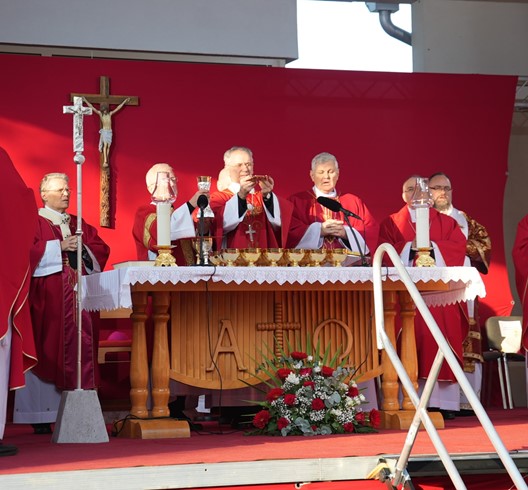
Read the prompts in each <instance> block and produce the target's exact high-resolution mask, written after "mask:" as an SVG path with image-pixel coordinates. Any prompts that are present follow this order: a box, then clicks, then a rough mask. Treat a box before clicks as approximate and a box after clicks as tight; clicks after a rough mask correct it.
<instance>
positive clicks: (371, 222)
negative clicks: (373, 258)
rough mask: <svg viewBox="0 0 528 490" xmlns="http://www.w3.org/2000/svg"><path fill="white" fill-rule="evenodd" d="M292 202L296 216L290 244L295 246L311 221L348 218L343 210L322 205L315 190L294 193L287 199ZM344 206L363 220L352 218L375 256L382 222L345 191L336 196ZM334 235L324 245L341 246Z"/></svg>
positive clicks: (361, 202) (294, 215) (290, 233)
mask: <svg viewBox="0 0 528 490" xmlns="http://www.w3.org/2000/svg"><path fill="white" fill-rule="evenodd" d="M288 199H289V200H290V201H291V203H292V204H293V219H292V226H291V228H290V232H289V236H288V247H289V248H294V247H295V246H296V245H297V243H299V242H300V240H301V238H302V237H303V235H304V234H305V233H306V230H307V228H308V227H309V226H310V225H311V224H312V223H317V222H319V223H322V222H324V221H325V220H327V219H337V220H341V221H345V217H344V215H343V213H336V212H332V211H330V210H329V209H326V208H325V207H324V206H321V205H320V204H319V203H318V202H317V198H316V196H315V194H314V193H313V191H311V190H310V191H303V192H299V193H297V194H293V195H292V196H290V197H289V198H288ZM337 200H338V201H339V203H340V204H341V206H342V207H343V208H345V209H348V210H349V211H352V212H353V213H355V214H357V215H358V216H361V217H362V218H363V221H361V220H358V219H356V218H349V219H350V224H351V225H352V226H353V227H354V229H356V230H357V231H358V232H359V233H360V234H361V235H362V236H363V239H364V240H365V242H366V243H367V246H368V248H369V250H370V254H371V255H373V254H374V252H375V250H376V245H377V243H378V232H379V225H378V223H377V221H376V220H375V219H374V217H373V216H372V214H371V213H370V211H369V210H368V208H367V206H366V205H365V203H364V202H363V201H362V200H361V199H360V198H359V197H357V196H355V195H353V194H344V195H342V196H339V197H338V198H337ZM331 238H332V237H328V238H326V239H325V243H324V247H325V248H342V245H341V244H340V242H339V240H332V239H331Z"/></svg>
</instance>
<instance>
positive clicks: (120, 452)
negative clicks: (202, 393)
mask: <svg viewBox="0 0 528 490" xmlns="http://www.w3.org/2000/svg"><path fill="white" fill-rule="evenodd" d="M489 415H490V418H491V420H492V421H493V423H494V425H495V427H496V429H497V431H498V433H499V435H500V437H501V439H502V441H503V443H504V445H505V446H506V448H507V449H508V450H509V451H515V450H519V451H523V450H528V439H527V434H528V409H526V408H523V409H515V410H502V409H494V410H491V411H490V412H489ZM406 434H407V432H406V431H395V430H381V431H380V432H379V433H377V434H351V435H332V436H317V437H313V438H307V437H302V436H299V437H284V438H282V437H267V436H246V435H244V433H243V432H240V431H231V430H229V429H225V431H224V432H222V433H220V432H215V433H206V432H201V433H196V432H193V433H192V435H191V437H190V438H187V439H157V440H137V439H121V438H115V437H111V438H110V442H109V443H107V444H54V443H52V442H51V440H50V436H42V435H34V434H33V433H32V428H31V427H30V426H26V425H12V424H10V425H8V426H7V427H6V433H5V437H4V440H3V443H4V444H6V445H14V446H17V447H18V449H19V453H18V454H17V455H16V456H10V457H3V458H0V475H7V474H18V473H32V472H49V471H71V470H82V469H100V468H123V467H133V466H163V465H177V464H191V463H218V462H238V461H258V460H277V459H304V458H336V457H352V456H375V455H380V454H386V455H391V454H392V455H399V454H400V453H401V450H402V447H403V444H404V440H405V437H406ZM439 434H440V437H441V438H442V440H443V442H444V445H445V446H446V447H447V449H448V451H449V452H450V453H451V454H452V455H455V454H457V453H480V452H489V453H494V452H495V451H494V448H493V446H492V444H491V442H489V440H488V438H487V436H486V434H485V433H484V431H483V429H482V428H481V427H480V425H479V423H478V419H477V418H476V417H458V418H456V419H455V420H452V421H447V422H446V428H445V429H443V430H440V431H439ZM431 454H436V451H435V449H434V446H433V445H432V443H431V442H430V440H429V436H428V435H427V433H426V432H425V431H420V433H419V435H418V437H417V440H416V443H415V445H414V448H413V450H412V453H411V458H412V457H416V456H420V455H431ZM499 476H500V475H499ZM499 476H497V478H499ZM468 478H471V479H472V480H475V482H474V483H472V485H471V487H469V486H468V488H475V489H484V488H494V489H500V488H505V489H507V488H511V481H510V480H509V478H508V476H507V475H506V476H505V477H503V478H502V481H503V483H499V482H498V481H497V482H496V483H492V482H493V479H494V478H495V476H494V475H487V476H486V477H485V478H484V479H483V481H482V482H481V483H478V482H477V481H476V480H478V478H473V477H464V480H465V481H466V480H467V479H468ZM0 480H1V476H0ZM427 480H428V481H427V482H426V479H424V478H421V479H420V480H419V481H422V482H423V483H422V484H421V485H423V486H417V484H418V483H419V481H418V480H415V479H414V478H413V483H414V484H415V486H416V488H423V489H435V488H452V486H449V485H450V483H449V479H443V480H442V479H438V478H437V479H427ZM467 481H469V480H467ZM345 483H348V486H347V487H346V488H348V489H351V488H365V489H368V488H383V487H384V485H382V484H381V483H380V482H364V481H363V482H361V483H362V484H363V485H362V486H360V487H351V482H335V485H338V484H339V485H344V484H345ZM370 484H372V486H371V485H370ZM473 484H474V485H475V486H473ZM316 485H320V486H316ZM328 485H329V484H328V483H324V482H320V483H318V484H316V483H313V484H310V490H319V489H322V488H330V487H329V486H328ZM333 485H334V484H333ZM446 485H447V486H446ZM479 485H480V486H479ZM483 485H484V486H483ZM486 485H487V486H486ZM501 485H506V486H501ZM231 488H234V487H231ZM241 488H244V490H248V489H249V488H250V487H241ZM254 488H260V489H262V488H265V487H263V486H258V487H254ZM269 488H274V489H276V490H283V489H286V488H288V489H292V488H293V487H292V485H282V484H281V485H270V486H269ZM332 488H335V489H336V490H339V489H340V488H345V487H344V486H341V487H339V486H335V487H334V486H332ZM224 489H225V487H224ZM306 490H308V489H306Z"/></svg>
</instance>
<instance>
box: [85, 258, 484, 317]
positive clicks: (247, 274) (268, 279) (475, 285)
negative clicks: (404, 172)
mask: <svg viewBox="0 0 528 490" xmlns="http://www.w3.org/2000/svg"><path fill="white" fill-rule="evenodd" d="M407 271H408V272H409V275H410V277H411V279H412V280H413V281H414V282H415V283H416V282H419V281H423V282H442V283H444V284H447V285H448V289H447V290H445V291H431V292H429V291H427V292H423V293H422V294H423V297H424V300H425V302H426V304H427V305H428V306H444V305H447V304H453V303H456V302H460V301H468V300H471V299H475V298H476V297H481V298H483V297H484V296H486V289H485V287H484V283H483V282H482V278H481V277H480V274H479V272H478V271H477V270H476V269H475V268H473V267H408V268H407ZM382 278H383V280H384V281H399V280H400V276H399V274H398V272H397V270H396V269H395V268H394V267H384V268H383V274H382ZM82 279H83V282H82V287H81V296H82V305H83V309H85V310H87V311H100V310H115V309H117V308H131V307H132V297H131V286H133V285H134V284H144V283H147V282H148V283H151V284H156V283H162V284H167V283H172V284H178V283H187V282H193V283H198V282H200V281H212V282H224V283H227V284H228V283H232V282H233V283H236V284H243V283H258V284H263V283H269V284H271V283H276V284H279V285H282V284H305V283H308V284H314V283H321V284H326V283H329V284H339V283H341V284H346V283H366V282H370V283H372V268H371V267H213V266H210V267H209V266H208V267H153V266H142V267H134V266H131V267H123V268H119V269H114V270H110V271H106V272H102V273H100V274H92V275H89V276H83V278H82Z"/></svg>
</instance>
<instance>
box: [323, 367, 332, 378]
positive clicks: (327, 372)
mask: <svg viewBox="0 0 528 490" xmlns="http://www.w3.org/2000/svg"><path fill="white" fill-rule="evenodd" d="M321 374H322V375H323V376H324V377H325V378H330V377H331V376H332V375H333V374H334V368H331V367H328V366H323V367H322V368H321Z"/></svg>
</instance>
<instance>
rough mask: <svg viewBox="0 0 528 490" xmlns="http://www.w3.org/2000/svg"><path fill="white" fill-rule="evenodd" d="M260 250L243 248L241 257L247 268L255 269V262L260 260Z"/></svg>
mask: <svg viewBox="0 0 528 490" xmlns="http://www.w3.org/2000/svg"><path fill="white" fill-rule="evenodd" d="M260 254H261V251H260V248H245V249H243V250H242V255H243V257H244V258H245V259H246V261H247V263H248V267H255V262H256V261H257V260H258V259H260Z"/></svg>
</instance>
